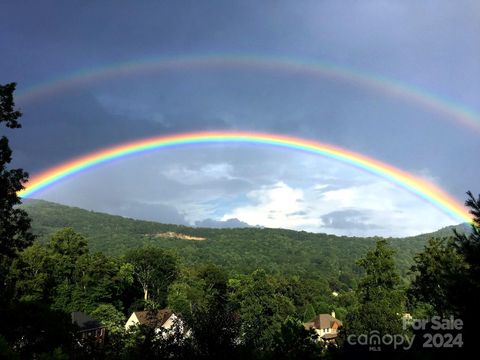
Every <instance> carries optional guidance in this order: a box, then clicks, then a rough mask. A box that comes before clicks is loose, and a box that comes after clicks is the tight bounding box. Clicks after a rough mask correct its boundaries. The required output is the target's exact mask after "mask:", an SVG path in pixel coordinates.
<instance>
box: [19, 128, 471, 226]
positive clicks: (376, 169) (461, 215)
mask: <svg viewBox="0 0 480 360" xmlns="http://www.w3.org/2000/svg"><path fill="white" fill-rule="evenodd" d="M216 143H222V144H223V143H234V144H261V145H270V146H276V147H281V148H287V149H293V150H300V151H304V152H307V153H311V154H317V155H321V156H325V157H328V158H332V159H335V160H338V161H341V162H344V163H347V164H350V165H353V166H355V167H357V168H359V169H362V170H365V171H367V172H369V173H372V174H375V175H377V176H380V177H382V178H384V179H386V180H388V181H389V182H391V183H394V184H396V185H398V186H400V187H402V188H404V189H406V190H408V191H409V192H411V193H413V194H415V195H418V196H419V197H421V198H422V199H424V200H425V201H427V202H429V203H430V204H432V205H434V206H435V207H437V208H438V209H440V210H442V211H443V212H445V213H446V214H448V215H450V216H451V217H452V218H454V219H456V220H460V221H462V222H469V223H470V222H471V221H472V219H471V216H470V214H469V213H468V212H467V211H466V209H465V208H464V207H463V206H462V205H461V204H459V203H458V202H457V201H456V200H455V199H453V198H452V197H451V196H450V195H448V194H447V193H445V192H444V191H443V190H441V189H440V188H438V187H437V186H435V185H433V184H431V183H429V182H427V181H425V180H422V179H420V178H418V177H415V176H414V175H411V174H409V173H407V172H405V171H402V170H400V169H397V168H395V167H393V166H391V165H388V164H385V163H382V162H380V161H377V160H375V159H372V158H369V157H367V156H364V155H361V154H358V153H354V152H352V151H348V150H345V149H341V148H339V147H335V146H332V145H328V144H322V143H318V142H314V141H310V140H305V139H300V138H294V137H287V136H282V135H275V134H267V133H254V132H229V131H216V132H195V133H183V134H176V135H169V136H160V137H154V138H148V139H142V140H138V141H134V142H129V143H126V144H122V145H118V146H114V147H111V148H107V149H104V150H100V151H98V152H94V153H92V154H88V155H86V156H83V157H79V158H77V159H74V160H72V161H69V162H66V163H64V164H62V165H59V166H57V167H54V168H51V169H48V170H46V171H44V172H42V173H40V174H38V175H36V176H33V177H32V179H31V181H30V182H29V183H28V186H27V187H26V188H25V189H24V190H22V191H20V192H18V195H19V196H21V197H23V198H28V197H30V196H32V195H33V194H35V193H37V192H38V191H40V190H42V189H45V188H47V187H48V186H51V185H54V184H56V183H58V182H59V181H60V180H62V179H65V178H66V177H68V176H72V175H74V174H78V173H80V172H82V171H86V170H88V169H90V168H92V167H94V166H95V165H98V164H102V163H105V162H107V161H109V160H113V159H119V158H123V157H126V156H128V155H134V154H140V153H144V152H148V151H153V150H158V149H164V148H172V147H176V146H182V145H200V144H216Z"/></svg>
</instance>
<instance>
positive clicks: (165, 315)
mask: <svg viewBox="0 0 480 360" xmlns="http://www.w3.org/2000/svg"><path fill="white" fill-rule="evenodd" d="M134 314H135V316H136V317H137V319H138V321H139V323H140V324H141V325H147V326H154V327H159V326H162V325H163V324H165V322H166V321H167V320H168V319H169V318H170V316H172V314H173V311H172V310H170V309H163V310H159V311H157V312H156V313H155V312H154V311H135V312H134Z"/></svg>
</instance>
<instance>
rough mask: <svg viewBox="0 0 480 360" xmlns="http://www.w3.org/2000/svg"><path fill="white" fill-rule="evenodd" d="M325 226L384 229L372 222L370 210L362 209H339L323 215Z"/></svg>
mask: <svg viewBox="0 0 480 360" xmlns="http://www.w3.org/2000/svg"><path fill="white" fill-rule="evenodd" d="M321 219H322V221H323V224H324V225H323V227H325V228H329V229H340V230H372V229H383V227H381V226H379V225H377V224H372V223H370V222H369V221H371V219H372V217H371V214H370V211H364V210H363V211H362V210H355V209H350V210H339V211H332V212H330V213H328V214H325V215H323V216H322V217H321Z"/></svg>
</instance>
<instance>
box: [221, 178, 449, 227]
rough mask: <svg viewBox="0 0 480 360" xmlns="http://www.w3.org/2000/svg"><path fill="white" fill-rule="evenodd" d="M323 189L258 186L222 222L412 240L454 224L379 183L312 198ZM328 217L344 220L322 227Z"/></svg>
mask: <svg viewBox="0 0 480 360" xmlns="http://www.w3.org/2000/svg"><path fill="white" fill-rule="evenodd" d="M328 187H329V184H315V185H313V186H311V187H309V188H303V189H301V188H293V187H290V186H289V185H287V184H286V183H285V182H279V183H276V184H273V185H270V186H262V187H261V188H260V189H258V190H254V191H251V192H249V193H248V194H247V197H248V198H249V199H250V200H251V202H252V204H248V205H244V206H239V207H237V208H235V209H232V210H231V211H229V212H227V213H226V214H225V215H224V216H223V219H228V218H231V217H235V218H238V219H239V220H241V221H245V222H247V223H249V224H253V225H263V226H267V227H275V228H289V229H296V230H307V231H313V232H329V233H336V234H341V235H357V236H373V235H381V236H408V235H416V234H419V233H422V232H429V231H433V230H436V229H438V228H440V227H442V226H447V225H451V224H452V223H454V221H452V219H450V218H449V217H448V216H447V215H445V214H443V213H442V212H440V211H439V210H437V209H435V208H433V207H432V205H431V204H428V203H425V202H423V201H421V200H419V199H418V198H417V197H415V196H414V195H412V194H410V193H408V192H406V191H405V190H403V189H399V188H398V187H396V186H394V185H392V184H390V183H387V182H385V181H376V182H373V183H370V184H361V185H356V186H349V187H346V188H341V189H338V190H327V191H325V192H318V189H326V188H328ZM316 190H317V191H316ZM331 213H335V214H336V216H337V217H338V216H340V215H342V214H344V215H345V217H344V218H343V222H342V226H338V227H335V224H333V223H332V222H331V223H324V222H323V221H322V217H324V216H325V215H329V214H331ZM352 213H353V214H355V216H353V215H352ZM324 218H325V217H324ZM349 224H350V225H351V227H350V228H348V226H347V225H349Z"/></svg>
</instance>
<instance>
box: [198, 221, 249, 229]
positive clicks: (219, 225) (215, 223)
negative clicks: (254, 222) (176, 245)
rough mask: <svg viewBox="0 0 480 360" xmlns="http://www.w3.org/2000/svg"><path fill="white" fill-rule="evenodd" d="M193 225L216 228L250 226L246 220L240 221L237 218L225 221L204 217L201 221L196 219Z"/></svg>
mask: <svg viewBox="0 0 480 360" xmlns="http://www.w3.org/2000/svg"><path fill="white" fill-rule="evenodd" d="M195 226H197V227H209V228H218V229H227V228H245V227H251V225H249V224H247V223H246V222H243V221H240V220H238V219H228V220H225V221H221V220H214V219H205V220H202V221H196V222H195Z"/></svg>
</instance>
